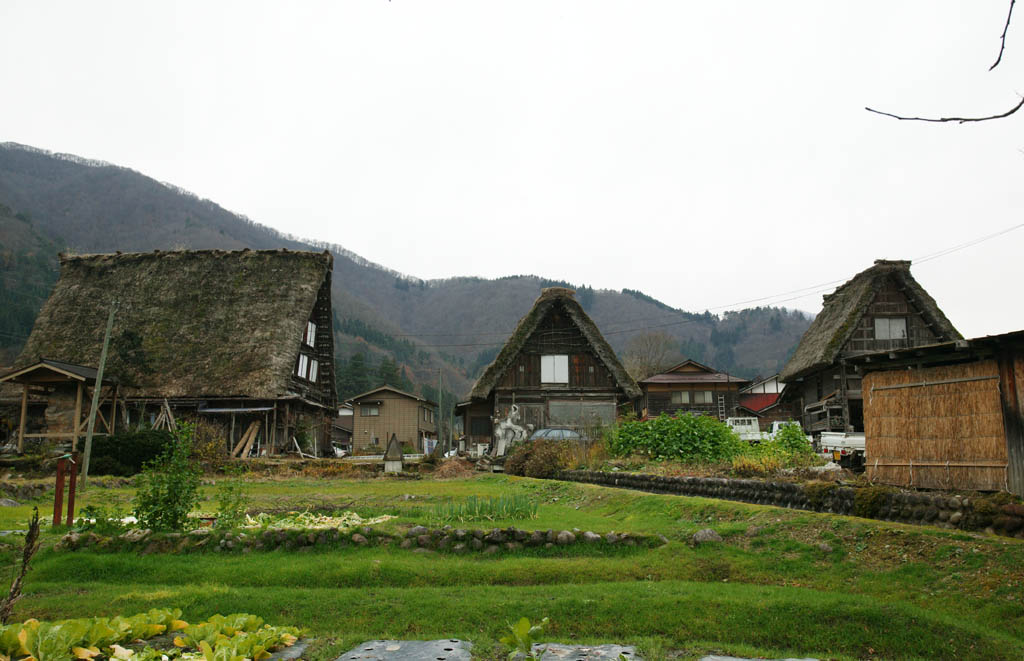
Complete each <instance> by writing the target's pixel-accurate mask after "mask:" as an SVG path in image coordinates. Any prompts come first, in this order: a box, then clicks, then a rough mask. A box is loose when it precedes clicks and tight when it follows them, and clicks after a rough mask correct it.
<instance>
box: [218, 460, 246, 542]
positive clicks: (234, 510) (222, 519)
mask: <svg viewBox="0 0 1024 661" xmlns="http://www.w3.org/2000/svg"><path fill="white" fill-rule="evenodd" d="M230 472H231V473H232V477H234V479H233V480H222V481H221V482H220V483H219V484H218V485H217V527H218V528H229V529H230V528H237V527H238V526H240V525H242V523H243V522H244V521H245V514H246V510H247V509H248V508H249V504H250V502H251V499H250V498H249V494H247V493H246V492H245V489H244V488H243V486H242V483H241V481H240V479H241V474H242V472H243V470H242V469H241V468H236V469H235V470H232V471H230Z"/></svg>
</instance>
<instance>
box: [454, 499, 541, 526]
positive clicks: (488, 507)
mask: <svg viewBox="0 0 1024 661" xmlns="http://www.w3.org/2000/svg"><path fill="white" fill-rule="evenodd" d="M434 518H435V519H437V520H439V521H482V520H487V521H498V520H509V519H516V520H518V519H535V518H537V503H534V502H531V501H530V499H529V498H528V497H526V496H524V495H522V494H512V495H508V496H499V497H497V498H494V497H491V498H487V499H484V498H477V497H476V496H470V497H469V498H467V499H466V501H465V502H462V503H456V502H452V501H448V502H444V503H438V504H437V505H435V506H434Z"/></svg>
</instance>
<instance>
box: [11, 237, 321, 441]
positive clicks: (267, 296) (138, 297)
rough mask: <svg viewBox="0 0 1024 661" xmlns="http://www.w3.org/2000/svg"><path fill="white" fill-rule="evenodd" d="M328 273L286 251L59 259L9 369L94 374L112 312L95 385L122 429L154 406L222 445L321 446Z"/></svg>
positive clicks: (316, 257) (316, 256)
mask: <svg viewBox="0 0 1024 661" xmlns="http://www.w3.org/2000/svg"><path fill="white" fill-rule="evenodd" d="M332 264H333V259H332V257H331V255H330V253H327V252H323V253H312V252H296V251H289V250H259V251H253V250H241V251H222V250H201V251H171V252H161V251H154V252H150V253H124V254H122V253H117V254H102V255H78V256H68V255H62V256H61V259H60V267H61V270H60V278H59V279H58V281H57V284H56V285H55V286H54V289H53V292H52V293H51V295H50V298H49V300H47V301H46V303H45V304H44V305H43V308H42V310H41V311H40V313H39V316H38V318H37V319H36V323H35V327H34V328H33V329H32V333H31V335H30V337H29V338H28V341H27V342H26V344H25V347H24V350H23V351H22V354H21V356H20V357H19V358H18V360H17V361H16V365H15V367H16V368H17V367H21V368H24V367H25V366H28V365H31V364H33V363H36V362H38V361H41V360H43V359H52V360H59V361H64V362H66V363H71V364H74V365H81V366H87V367H96V366H97V364H98V362H99V359H100V352H101V349H102V345H103V336H104V330H105V327H106V321H107V316H108V313H109V311H110V308H111V306H112V305H113V306H115V312H114V322H113V330H112V333H111V341H110V347H109V351H108V357H107V363H106V375H108V376H109V377H111V378H113V379H115V380H116V381H117V382H118V396H119V398H120V399H121V401H122V410H121V416H120V417H121V418H122V420H128V421H129V423H135V422H137V420H138V416H149V417H153V415H154V413H153V411H154V409H153V408H152V407H151V406H150V405H160V404H162V403H163V401H164V400H165V399H166V400H167V401H168V403H169V405H170V406H171V407H172V408H174V409H175V410H182V409H184V410H188V411H193V412H195V413H196V414H197V415H199V416H202V415H204V414H206V415H207V416H219V418H220V419H221V420H222V421H224V424H225V426H228V427H230V428H231V429H230V431H229V432H228V433H227V434H226V435H229V436H230V438H232V439H233V438H238V437H240V436H241V435H242V434H243V433H244V432H246V431H249V430H250V429H252V430H253V437H254V438H256V439H257V442H256V443H255V444H254V447H263V448H265V447H267V446H268V444H269V445H270V446H271V447H274V446H277V447H283V446H284V445H285V444H286V443H287V444H291V443H292V437H293V436H295V437H302V438H306V439H308V440H314V441H315V440H318V439H321V438H326V437H327V432H328V431H329V428H328V427H327V426H326V425H327V424H329V423H327V420H328V418H329V417H333V415H334V413H335V407H336V399H337V397H336V394H335V389H334V374H333V362H334V361H333V356H334V347H333V331H332V323H331V322H332V317H331V293H330V292H331V269H332ZM148 406H149V408H147V407H148ZM206 419H208V420H209V419H213V418H210V417H207V418H206ZM257 423H258V424H257ZM321 428H322V429H321ZM300 440H301V439H300Z"/></svg>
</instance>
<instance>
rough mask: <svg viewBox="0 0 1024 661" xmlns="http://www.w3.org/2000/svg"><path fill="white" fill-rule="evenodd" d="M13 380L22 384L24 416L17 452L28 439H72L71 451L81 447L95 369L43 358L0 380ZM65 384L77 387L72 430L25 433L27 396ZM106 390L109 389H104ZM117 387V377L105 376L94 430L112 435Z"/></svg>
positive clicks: (115, 421) (21, 449)
mask: <svg viewBox="0 0 1024 661" xmlns="http://www.w3.org/2000/svg"><path fill="white" fill-rule="evenodd" d="M4 382H11V383H17V384H20V385H21V386H22V395H21V415H20V416H19V419H18V454H22V453H24V451H25V439H26V438H41V439H68V438H70V439H71V451H72V452H75V451H77V450H78V438H79V437H80V436H85V433H86V427H87V426H88V424H89V420H88V415H86V417H85V418H83V417H82V401H83V398H84V397H91V393H92V390H93V388H95V387H96V369H95V368H93V367H85V366H84V365H75V364H72V363H65V362H62V361H59V360H50V359H47V358H44V359H42V360H40V361H38V362H36V363H33V364H32V365H29V366H27V367H23V368H21V369H17V370H14V371H12V372H8V373H7V374H5V375H4V376H2V377H0V383H4ZM62 386H69V387H71V388H74V390H75V409H74V414H73V417H72V423H71V431H69V432H47V433H41V434H26V433H25V425H26V422H27V421H26V418H27V417H28V396H29V390H30V389H32V388H36V389H43V390H46V391H51V390H53V389H56V388H60V387H62ZM104 390H106V392H104ZM118 394H119V393H118V386H117V381H116V380H115V379H104V380H103V383H101V384H100V405H99V407H98V408H97V409H96V422H98V423H99V426H98V427H97V429H99V431H96V432H94V433H96V434H100V435H106V434H113V433H114V430H115V427H116V425H117V403H118ZM108 403H109V405H110V406H109V409H108V414H109V419H108V417H107V416H106V415H104V414H103V410H104V406H105V405H106V404H108Z"/></svg>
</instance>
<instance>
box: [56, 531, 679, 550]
mask: <svg viewBox="0 0 1024 661" xmlns="http://www.w3.org/2000/svg"><path fill="white" fill-rule="evenodd" d="M667 541H668V539H667V538H665V537H662V536H650V535H637V534H633V533H615V532H609V533H606V534H605V535H598V534H597V533H594V532H591V531H589V530H588V531H581V530H580V529H578V528H574V529H573V530H520V529H517V528H514V527H510V528H492V529H489V530H482V529H464V528H453V527H452V526H444V527H442V528H427V527H425V526H413V527H412V528H410V529H409V530H408V531H406V532H405V533H404V534H401V533H388V532H381V531H378V530H375V529H373V528H371V527H368V526H364V527H362V528H358V529H353V530H344V529H338V528H330V529H323V530H280V529H270V530H254V531H248V532H247V531H218V530H215V529H211V528H200V529H197V530H193V531H191V532H188V533H154V532H152V531H150V530H145V529H139V528H136V529H132V530H129V531H127V532H125V533H123V534H121V535H117V536H103V535H99V534H97V533H95V532H81V533H80V532H75V531H72V532H69V533H67V534H66V535H64V537H63V538H61V540H60V542H58V543H57V545H56V547H55V548H56V549H57V550H65V551H75V550H79V549H85V548H92V549H96V550H100V551H123V550H133V551H137V552H139V553H142V554H149V553H200V552H214V553H231V552H241V553H250V552H252V551H271V550H278V549H280V550H285V551H299V552H301V551H312V550H313V549H314V548H317V547H323V548H345V547H350V546H351V547H360V546H392V547H395V548H399V549H406V550H411V551H412V552H419V553H426V552H432V551H446V552H451V553H467V552H480V553H484V554H492V553H498V552H515V551H519V550H522V549H524V548H527V547H533V548H537V547H539V548H547V549H550V548H554V547H556V546H557V547H562V546H572V545H598V546H604V547H612V546H619V547H637V546H645V547H652V546H658V545H661V544H664V543H666V542H667Z"/></svg>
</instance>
